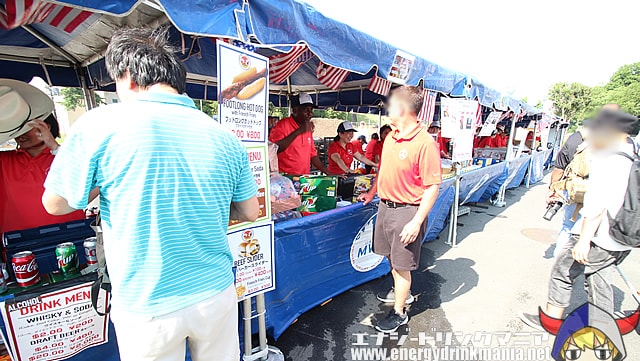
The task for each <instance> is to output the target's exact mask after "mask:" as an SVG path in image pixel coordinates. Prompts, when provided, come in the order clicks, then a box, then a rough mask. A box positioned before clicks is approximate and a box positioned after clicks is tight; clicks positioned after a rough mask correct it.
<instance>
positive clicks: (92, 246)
mask: <svg viewBox="0 0 640 361" xmlns="http://www.w3.org/2000/svg"><path fill="white" fill-rule="evenodd" d="M97 244H98V242H97V239H96V237H89V238H85V240H84V243H83V244H82V245H83V246H84V256H85V258H86V259H87V264H97V263H98V256H97V254H96V245H97Z"/></svg>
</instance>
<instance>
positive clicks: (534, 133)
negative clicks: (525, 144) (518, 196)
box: [527, 116, 538, 188]
mask: <svg viewBox="0 0 640 361" xmlns="http://www.w3.org/2000/svg"><path fill="white" fill-rule="evenodd" d="M537 129H538V117H537V116H536V119H535V121H534V122H533V141H532V142H531V161H529V169H528V170H527V188H529V187H531V172H532V171H533V155H534V152H535V151H536V130H537Z"/></svg>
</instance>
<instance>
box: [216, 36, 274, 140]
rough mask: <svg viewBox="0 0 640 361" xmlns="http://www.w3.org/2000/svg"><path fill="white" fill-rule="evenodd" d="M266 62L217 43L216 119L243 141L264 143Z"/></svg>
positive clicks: (265, 59) (267, 71)
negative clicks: (217, 93) (217, 90)
mask: <svg viewBox="0 0 640 361" xmlns="http://www.w3.org/2000/svg"><path fill="white" fill-rule="evenodd" d="M268 64H269V60H268V59H267V58H265V57H263V56H261V55H258V54H256V53H253V52H251V51H250V50H248V49H245V48H241V47H237V46H233V45H229V44H226V43H224V42H221V41H218V89H220V93H219V95H218V120H219V121H220V123H221V124H222V125H223V126H225V127H227V128H229V129H230V130H231V131H232V132H233V133H234V134H235V135H236V136H237V137H238V139H240V140H241V141H243V142H249V143H265V144H266V142H267V112H268V109H269V107H268V96H269V92H268V88H267V87H268V84H269V68H268Z"/></svg>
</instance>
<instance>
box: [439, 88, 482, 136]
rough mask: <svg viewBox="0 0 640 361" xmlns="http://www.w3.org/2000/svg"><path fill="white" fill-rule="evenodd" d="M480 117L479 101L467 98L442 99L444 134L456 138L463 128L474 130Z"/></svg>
mask: <svg viewBox="0 0 640 361" xmlns="http://www.w3.org/2000/svg"><path fill="white" fill-rule="evenodd" d="M477 117H478V102H477V101H475V100H467V99H453V98H442V99H440V125H441V126H442V128H441V129H442V136H443V137H445V138H451V139H455V138H456V137H457V136H458V135H459V134H460V131H461V130H463V129H471V130H472V131H473V129H474V126H475V124H476V122H477V119H478V118H477Z"/></svg>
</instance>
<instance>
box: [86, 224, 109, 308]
mask: <svg viewBox="0 0 640 361" xmlns="http://www.w3.org/2000/svg"><path fill="white" fill-rule="evenodd" d="M91 228H92V229H93V230H94V231H95V232H96V258H97V259H98V279H96V281H95V282H94V283H93V285H91V303H92V304H93V309H94V310H96V312H97V313H98V315H100V316H104V315H106V314H107V313H109V311H111V304H110V303H109V304H107V309H106V310H105V312H104V313H102V312H100V311H99V310H98V296H99V294H100V290H101V289H102V290H105V291H106V292H111V281H110V280H109V272H108V271H107V260H106V259H105V257H104V240H103V238H102V218H101V217H100V213H98V215H97V216H96V219H95V220H94V221H93V222H91ZM108 296H109V295H107V297H108Z"/></svg>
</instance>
